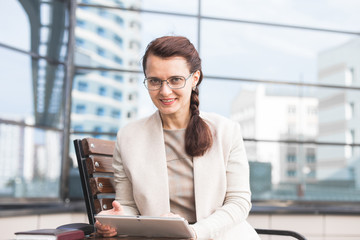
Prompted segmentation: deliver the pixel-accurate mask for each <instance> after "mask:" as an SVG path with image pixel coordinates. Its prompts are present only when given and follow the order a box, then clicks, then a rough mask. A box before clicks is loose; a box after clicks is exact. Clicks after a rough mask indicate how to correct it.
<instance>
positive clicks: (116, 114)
mask: <svg viewBox="0 0 360 240" xmlns="http://www.w3.org/2000/svg"><path fill="white" fill-rule="evenodd" d="M111 117H112V118H115V119H119V118H120V117H121V111H120V110H113V111H112V112H111Z"/></svg>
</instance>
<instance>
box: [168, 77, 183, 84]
mask: <svg viewBox="0 0 360 240" xmlns="http://www.w3.org/2000/svg"><path fill="white" fill-rule="evenodd" d="M183 80H184V79H183V78H182V77H172V78H170V82H171V83H172V84H178V83H181V82H182V81H183Z"/></svg>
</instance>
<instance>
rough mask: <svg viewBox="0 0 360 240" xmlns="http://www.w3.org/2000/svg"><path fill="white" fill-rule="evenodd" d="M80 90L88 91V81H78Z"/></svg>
mask: <svg viewBox="0 0 360 240" xmlns="http://www.w3.org/2000/svg"><path fill="white" fill-rule="evenodd" d="M78 90H79V91H80V92H86V91H87V90H88V84H87V83H86V82H81V81H80V82H78Z"/></svg>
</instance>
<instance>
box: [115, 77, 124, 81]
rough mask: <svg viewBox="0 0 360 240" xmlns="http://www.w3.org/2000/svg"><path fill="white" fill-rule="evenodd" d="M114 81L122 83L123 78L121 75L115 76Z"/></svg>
mask: <svg viewBox="0 0 360 240" xmlns="http://www.w3.org/2000/svg"><path fill="white" fill-rule="evenodd" d="M115 80H116V81H118V82H124V77H123V76H122V75H115Z"/></svg>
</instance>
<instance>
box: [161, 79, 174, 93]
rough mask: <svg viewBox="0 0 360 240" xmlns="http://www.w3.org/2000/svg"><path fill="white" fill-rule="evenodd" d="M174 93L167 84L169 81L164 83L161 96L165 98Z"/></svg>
mask: <svg viewBox="0 0 360 240" xmlns="http://www.w3.org/2000/svg"><path fill="white" fill-rule="evenodd" d="M171 92H172V89H171V88H170V87H169V85H168V84H167V81H164V82H162V85H161V87H160V94H161V95H163V96H167V95H169V94H170V93H171Z"/></svg>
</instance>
